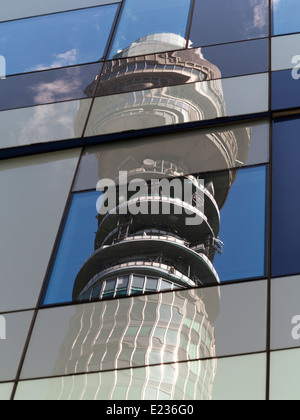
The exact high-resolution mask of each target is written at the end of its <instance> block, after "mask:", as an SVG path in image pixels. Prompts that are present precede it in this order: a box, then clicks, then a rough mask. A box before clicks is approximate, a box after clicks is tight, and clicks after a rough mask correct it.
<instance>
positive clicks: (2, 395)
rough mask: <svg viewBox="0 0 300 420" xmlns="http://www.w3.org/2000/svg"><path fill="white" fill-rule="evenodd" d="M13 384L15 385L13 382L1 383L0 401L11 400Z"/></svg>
mask: <svg viewBox="0 0 300 420" xmlns="http://www.w3.org/2000/svg"><path fill="white" fill-rule="evenodd" d="M13 386H14V384H13V383H8V384H0V401H8V400H10V396H11V393H12V390H13Z"/></svg>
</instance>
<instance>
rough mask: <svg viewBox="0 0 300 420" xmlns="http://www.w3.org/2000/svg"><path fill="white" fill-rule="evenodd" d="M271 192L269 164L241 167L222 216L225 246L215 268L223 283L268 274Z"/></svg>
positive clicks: (215, 263) (220, 236)
mask: <svg viewBox="0 0 300 420" xmlns="http://www.w3.org/2000/svg"><path fill="white" fill-rule="evenodd" d="M216 179H217V175H216ZM216 179H215V182H216ZM267 194H268V192H267V168H266V167H264V166H261V167H255V168H244V169H240V170H239V172H238V173H237V178H236V180H235V182H234V183H233V185H232V186H231V189H230V193H229V196H228V198H227V200H226V202H225V205H224V207H223V208H222V210H221V216H220V217H221V224H220V226H221V227H220V232H219V238H220V239H221V241H222V242H223V247H222V253H221V254H218V253H217V254H216V256H215V260H214V267H215V269H216V270H217V272H218V274H219V277H220V279H221V282H226V281H230V280H239V279H242V278H251V277H254V278H255V277H263V276H265V274H266V261H267V259H266V256H267V236H266V226H267V225H266V213H267Z"/></svg>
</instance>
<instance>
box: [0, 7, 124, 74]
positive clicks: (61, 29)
mask: <svg viewBox="0 0 300 420" xmlns="http://www.w3.org/2000/svg"><path fill="white" fill-rule="evenodd" d="M118 7H119V6H118V5H109V6H102V7H97V8H91V9H83V10H79V11H73V12H66V13H58V14H55V15H48V16H42V17H37V18H31V19H24V20H18V21H13V22H5V23H1V24H0V54H1V55H3V56H4V57H5V59H6V64H7V69H6V72H7V75H10V74H18V73H24V72H31V71H37V70H43V69H51V68H58V67H65V66H72V65H76V64H82V63H89V62H95V61H99V60H100V59H101V58H102V57H103V55H104V51H105V46H106V44H107V41H108V37H109V34H110V30H111V28H112V24H113V21H114V18H115V15H116V12H117V10H118ZM45 45H46V46H47V48H45Z"/></svg>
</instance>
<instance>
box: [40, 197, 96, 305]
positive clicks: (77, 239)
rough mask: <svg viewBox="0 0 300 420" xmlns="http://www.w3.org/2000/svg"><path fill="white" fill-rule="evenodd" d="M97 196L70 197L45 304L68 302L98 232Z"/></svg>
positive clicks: (92, 250) (91, 251)
mask: <svg viewBox="0 0 300 420" xmlns="http://www.w3.org/2000/svg"><path fill="white" fill-rule="evenodd" d="M98 197H99V192H96V191H93V192H86V193H81V194H76V195H74V196H73V199H72V202H71V206H70V210H69V213H68V217H67V222H66V225H65V228H64V231H63V235H62V239H61V242H60V244H59V247H58V252H57V256H56V260H55V263H54V266H53V269H52V273H51V276H50V281H49V287H48V290H47V293H46V297H45V299H44V304H45V305H48V304H52V303H62V302H70V301H71V300H72V292H73V286H74V281H75V278H76V276H77V274H78V272H79V270H80V268H81V266H82V265H83V263H84V262H85V260H86V259H87V258H88V257H89V256H90V255H91V254H92V253H93V252H94V241H95V232H96V231H97V229H98V227H97V219H96V215H97V210H96V202H97V199H98Z"/></svg>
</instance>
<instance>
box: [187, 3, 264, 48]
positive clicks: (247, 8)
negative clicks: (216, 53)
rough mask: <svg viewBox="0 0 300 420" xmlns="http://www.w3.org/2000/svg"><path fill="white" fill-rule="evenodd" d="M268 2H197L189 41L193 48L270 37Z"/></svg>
mask: <svg viewBox="0 0 300 420" xmlns="http://www.w3.org/2000/svg"><path fill="white" fill-rule="evenodd" d="M268 15H269V13H268V0H254V1H253V0H243V2H241V1H240V0H227V1H226V2H224V1H222V0H198V1H196V3H195V11H194V16H193V21H192V31H191V37H190V40H191V41H192V42H193V45H194V46H205V45H212V44H221V43H226V42H234V41H242V40H246V39H254V38H262V37H267V36H268V34H269V33H268V31H269V23H268V21H269V16H268Z"/></svg>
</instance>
